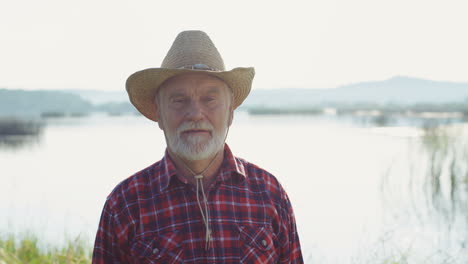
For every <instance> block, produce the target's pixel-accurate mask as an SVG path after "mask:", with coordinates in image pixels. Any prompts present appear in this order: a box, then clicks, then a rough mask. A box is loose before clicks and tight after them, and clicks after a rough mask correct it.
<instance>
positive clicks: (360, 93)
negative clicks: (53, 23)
mask: <svg viewBox="0 0 468 264" xmlns="http://www.w3.org/2000/svg"><path fill="white" fill-rule="evenodd" d="M464 101H468V83H452V82H437V81H429V80H424V79H417V78H410V77H401V76H398V77H394V78H391V79H388V80H384V81H375V82H360V83H355V84H350V85H345V86H340V87H338V88H334V89H274V90H268V89H266V90H260V89H257V90H255V89H254V90H252V92H251V95H250V96H249V97H248V98H247V99H246V101H245V103H244V105H243V107H255V106H268V107H291V106H306V105H320V106H327V105H335V104H357V103H377V104H387V103H394V104H404V105H405V104H416V103H432V104H442V103H451V102H464Z"/></svg>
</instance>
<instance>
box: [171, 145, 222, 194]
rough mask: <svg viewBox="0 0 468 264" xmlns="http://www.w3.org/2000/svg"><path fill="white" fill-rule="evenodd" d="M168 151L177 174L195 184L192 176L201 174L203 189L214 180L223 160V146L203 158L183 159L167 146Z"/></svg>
mask: <svg viewBox="0 0 468 264" xmlns="http://www.w3.org/2000/svg"><path fill="white" fill-rule="evenodd" d="M168 153H169V156H170V157H171V159H172V161H173V162H174V165H175V167H176V170H177V174H179V176H181V177H183V178H185V179H187V180H188V182H190V183H191V184H195V183H196V180H195V177H194V176H195V175H199V174H202V175H203V186H204V187H205V189H208V187H209V186H210V185H211V183H212V182H213V181H214V180H215V178H216V174H217V172H218V170H219V168H220V167H221V165H222V163H223V160H224V148H223V149H221V150H220V151H218V153H217V154H215V155H212V156H210V157H209V158H207V159H203V160H186V159H183V158H182V157H180V156H178V155H176V154H174V153H173V152H172V151H171V150H170V149H169V148H168ZM213 159H214V160H213ZM187 167H188V168H187ZM189 168H190V169H189ZM205 169H206V170H205ZM203 171H204V172H203ZM194 173H195V175H194Z"/></svg>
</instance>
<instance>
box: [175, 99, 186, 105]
mask: <svg viewBox="0 0 468 264" xmlns="http://www.w3.org/2000/svg"><path fill="white" fill-rule="evenodd" d="M172 102H173V103H176V104H181V103H184V102H185V100H184V99H183V98H176V99H173V100H172Z"/></svg>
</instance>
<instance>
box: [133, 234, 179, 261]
mask: <svg viewBox="0 0 468 264" xmlns="http://www.w3.org/2000/svg"><path fill="white" fill-rule="evenodd" d="M180 246H182V237H181V235H180V233H179V232H178V231H171V232H166V233H163V234H160V235H155V234H151V235H143V236H141V237H138V238H136V239H135V242H133V244H132V246H131V249H130V250H131V252H132V255H133V256H140V257H159V256H162V255H164V254H165V252H166V251H168V250H169V251H170V250H171V249H174V248H177V247H180Z"/></svg>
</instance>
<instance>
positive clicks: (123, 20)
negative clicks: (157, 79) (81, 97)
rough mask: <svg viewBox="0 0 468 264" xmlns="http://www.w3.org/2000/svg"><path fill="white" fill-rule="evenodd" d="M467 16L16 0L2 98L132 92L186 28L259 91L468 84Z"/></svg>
mask: <svg viewBox="0 0 468 264" xmlns="http://www.w3.org/2000/svg"><path fill="white" fill-rule="evenodd" d="M182 7H183V8H182ZM466 11H468V2H467V1H462V0H449V1H443V2H442V1H427V0H426V1H421V0H413V1H408V0H407V1H403V0H395V1H391V2H390V1H375V0H358V1H352V3H351V1H344V0H342V1H340V0H332V1H326V2H323V1H289V2H288V3H287V4H286V3H285V2H283V1H245V0H242V1H235V2H226V3H223V4H220V1H211V0H210V1H197V2H194V1H186V2H185V1H182V2H181V1H178V2H174V3H173V2H169V1H167V2H164V3H160V4H158V3H156V1H90V0H83V1H79V2H76V1H63V0H46V1H39V2H37V1H25V0H19V1H8V2H4V3H1V4H0V32H1V34H0V47H1V49H0V58H1V59H0V88H8V89H26V90H32V89H34V90H36V89H46V90H55V89H85V90H107V91H119V90H123V89H124V85H125V80H126V78H127V77H128V76H129V75H130V74H132V73H133V72H135V71H139V70H142V69H145V68H153V67H159V66H160V64H161V62H162V60H163V58H164V56H165V54H166V52H167V51H168V49H169V47H170V46H171V44H172V42H173V40H174V38H175V36H176V35H177V34H178V33H179V32H180V31H182V30H187V29H200V30H203V31H205V32H207V33H208V35H209V36H210V37H211V39H212V40H213V41H214V43H215V45H216V46H217V48H218V50H219V51H220V53H221V55H222V56H223V58H224V61H225V64H226V68H227V69H232V68H235V67H243V66H244V67H249V66H253V67H255V70H256V73H257V74H256V77H255V80H254V84H253V88H254V89H264V88H271V89H276V88H335V87H338V86H342V85H346V84H350V83H356V82H362V81H374V80H386V79H389V78H391V77H394V76H410V77H415V78H422V79H428V80H436V81H450V82H468V74H467V73H468V72H467V69H468V49H466V47H468V34H466V33H465V31H466V26H467V25H468V16H466Z"/></svg>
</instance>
